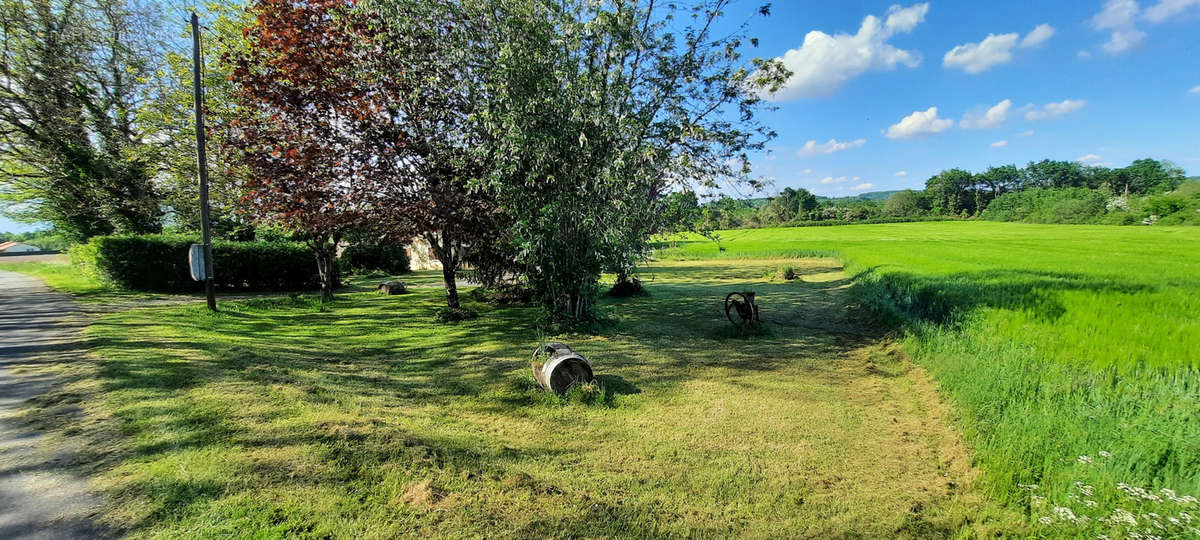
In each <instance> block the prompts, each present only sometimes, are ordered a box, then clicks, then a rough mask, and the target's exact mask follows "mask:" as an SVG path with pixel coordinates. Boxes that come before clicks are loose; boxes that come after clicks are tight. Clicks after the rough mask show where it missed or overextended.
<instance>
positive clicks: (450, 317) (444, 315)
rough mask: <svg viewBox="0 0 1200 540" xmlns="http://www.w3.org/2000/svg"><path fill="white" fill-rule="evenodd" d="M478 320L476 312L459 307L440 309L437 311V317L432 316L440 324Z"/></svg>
mask: <svg viewBox="0 0 1200 540" xmlns="http://www.w3.org/2000/svg"><path fill="white" fill-rule="evenodd" d="M478 318H479V313H478V312H477V311H475V310H473V309H469V308H464V307H461V306H460V307H444V308H441V309H439V310H438V311H437V315H436V316H434V319H436V320H437V322H440V323H452V322H461V321H469V320H471V319H478Z"/></svg>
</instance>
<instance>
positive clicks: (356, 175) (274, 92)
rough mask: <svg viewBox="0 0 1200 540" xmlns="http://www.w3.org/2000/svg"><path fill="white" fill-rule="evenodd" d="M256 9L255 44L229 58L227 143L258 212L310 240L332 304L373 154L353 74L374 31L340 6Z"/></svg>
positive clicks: (316, 0) (359, 84) (263, 0)
mask: <svg viewBox="0 0 1200 540" xmlns="http://www.w3.org/2000/svg"><path fill="white" fill-rule="evenodd" d="M249 10H250V12H251V14H252V15H253V18H254V23H253V24H252V25H251V26H250V27H248V28H246V29H245V35H246V38H247V40H248V42H249V47H248V48H247V49H245V50H241V51H232V52H231V53H230V57H229V61H230V62H231V63H232V65H233V66H234V70H233V73H232V79H233V81H234V83H235V85H236V92H235V97H236V99H237V109H236V111H237V112H236V114H237V116H238V118H237V119H235V120H232V121H230V122H229V123H228V124H227V125H226V128H227V129H229V130H230V131H229V132H228V133H226V134H225V137H224V138H225V143H226V145H227V147H228V148H229V149H230V150H231V151H233V152H235V159H236V160H237V162H238V163H240V164H241V165H242V166H244V167H245V168H246V169H247V171H248V172H249V175H248V176H247V177H246V184H245V190H246V195H245V202H246V204H247V206H248V208H249V210H250V211H251V213H252V215H253V216H254V217H255V218H256V219H258V220H260V221H264V222H268V223H278V224H282V225H284V226H285V227H287V228H288V229H290V230H293V231H296V233H298V234H299V235H300V236H301V237H302V238H303V239H304V240H305V241H306V242H307V243H308V245H309V247H311V248H312V250H313V253H314V254H315V255H316V259H317V268H318V271H319V272H320V276H321V296H322V298H323V299H326V300H328V299H332V298H333V289H334V288H335V287H336V286H337V283H338V271H337V264H336V262H337V261H336V259H335V257H336V248H337V243H338V240H340V238H341V236H342V234H344V233H345V232H346V231H348V230H349V229H350V228H352V227H353V226H354V225H356V224H357V223H360V222H361V210H362V209H363V207H364V201H363V200H362V199H361V190H360V189H359V187H360V186H361V185H362V184H363V183H364V182H363V176H364V173H365V171H364V169H363V167H362V164H363V163H367V162H370V160H371V156H372V155H373V149H372V148H370V146H369V144H368V141H365V140H364V139H363V138H362V137H359V136H358V133H357V131H356V127H357V126H356V125H355V124H356V122H357V121H358V120H359V119H361V118H362V116H363V115H364V110H363V109H359V106H360V105H361V104H362V99H363V98H364V97H366V96H367V95H368V94H369V92H370V88H368V87H366V86H365V85H364V84H363V82H364V81H363V80H361V79H360V78H359V77H357V76H356V75H358V73H356V72H355V71H354V70H353V69H349V68H347V64H348V63H351V64H352V63H353V62H352V61H353V60H354V56H353V53H355V52H357V51H361V48H360V47H359V45H360V43H361V42H362V40H363V39H365V38H366V32H367V30H366V29H365V28H363V27H362V26H361V25H358V24H356V22H355V21H354V20H353V18H347V17H345V15H346V14H347V13H349V7H348V5H347V4H345V3H343V2H338V1H336V0H302V1H298V2H293V1H291V0H258V1H257V2H255V3H254V4H253V5H251V6H250V8H249Z"/></svg>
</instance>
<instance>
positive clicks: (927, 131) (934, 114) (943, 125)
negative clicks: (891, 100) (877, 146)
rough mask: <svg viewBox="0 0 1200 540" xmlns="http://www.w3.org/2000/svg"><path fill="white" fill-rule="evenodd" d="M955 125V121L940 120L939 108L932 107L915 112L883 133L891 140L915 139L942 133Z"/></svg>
mask: <svg viewBox="0 0 1200 540" xmlns="http://www.w3.org/2000/svg"><path fill="white" fill-rule="evenodd" d="M953 125H954V120H950V119H948V118H938V108H937V107H930V108H929V109H927V110H924V111H914V112H913V113H912V114H910V115H908V116H905V117H904V118H903V119H902V120H900V122H898V123H896V124H893V125H892V126H890V127H888V128H887V131H885V132H883V133H884V135H886V136H887V138H889V139H914V138H917V137H923V136H925V135H933V134H934V133H941V132H943V131H946V130H947V129H950V127H951V126H953Z"/></svg>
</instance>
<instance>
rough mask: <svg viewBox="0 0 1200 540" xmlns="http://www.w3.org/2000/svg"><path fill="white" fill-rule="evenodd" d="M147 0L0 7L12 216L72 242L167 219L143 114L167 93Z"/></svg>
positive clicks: (5, 190)
mask: <svg viewBox="0 0 1200 540" xmlns="http://www.w3.org/2000/svg"><path fill="white" fill-rule="evenodd" d="M150 6H152V5H145V6H143V5H141V4H134V3H131V2H128V1H126V0H98V1H95V2H58V1H54V0H5V1H4V2H3V3H0V70H2V71H0V175H2V176H3V179H2V180H0V182H3V184H2V186H0V195H2V196H3V198H4V199H5V200H6V201H8V203H9V204H10V206H9V209H8V213H9V214H11V215H14V217H17V218H18V219H22V220H25V221H47V222H50V223H53V224H54V226H55V228H56V229H57V230H59V231H61V232H63V233H66V234H68V235H70V236H71V237H73V238H74V239H76V240H82V239H85V238H88V237H91V236H96V235H102V234H110V233H113V232H128V233H149V232H157V231H159V230H160V229H161V226H162V208H161V197H160V194H159V193H158V191H157V190H156V188H155V185H154V181H153V180H154V177H155V175H156V174H157V170H158V164H159V160H160V157H161V156H160V143H161V141H160V140H159V139H160V134H158V133H156V132H154V131H153V130H152V129H150V128H149V126H147V125H146V124H145V123H144V122H143V121H142V118H141V115H142V114H143V112H144V111H145V110H146V107H147V105H148V104H150V103H153V102H154V101H155V100H156V99H158V98H159V96H160V95H161V93H162V92H163V88H164V84H163V80H162V78H161V77H160V74H161V69H160V67H161V66H160V59H161V58H162V56H163V52H164V50H165V47H164V45H163V44H162V43H159V42H157V41H155V37H154V36H159V35H162V32H163V29H162V26H161V25H160V21H159V15H158V13H157V11H155V9H154V8H153V7H150Z"/></svg>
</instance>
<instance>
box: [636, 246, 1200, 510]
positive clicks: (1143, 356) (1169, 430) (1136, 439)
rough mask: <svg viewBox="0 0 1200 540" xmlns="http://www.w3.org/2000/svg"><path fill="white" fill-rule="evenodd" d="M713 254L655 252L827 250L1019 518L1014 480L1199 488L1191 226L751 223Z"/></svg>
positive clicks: (1056, 493) (1046, 491) (1197, 305)
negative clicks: (1097, 459)
mask: <svg viewBox="0 0 1200 540" xmlns="http://www.w3.org/2000/svg"><path fill="white" fill-rule="evenodd" d="M722 245H723V247H724V248H725V250H724V251H718V250H717V249H716V248H715V247H714V246H712V245H711V243H708V242H705V241H703V239H698V238H697V239H693V241H691V242H687V241H682V242H681V243H680V245H679V247H678V248H676V249H674V250H661V251H659V252H658V253H657V255H658V256H659V257H661V258H664V259H674V258H687V259H707V258H712V257H721V258H731V259H732V258H749V257H772V256H774V257H784V256H803V255H804V254H811V253H814V252H821V251H826V252H828V251H831V250H835V249H836V250H837V252H838V254H839V256H840V257H842V258H843V260H845V261H847V268H848V271H849V272H851V273H852V274H853V275H855V285H854V294H855V296H856V298H857V299H858V300H859V301H860V302H862V303H863V304H864V305H865V306H868V307H870V308H871V309H872V310H873V311H875V312H876V313H878V314H879V316H880V317H881V319H891V320H894V321H899V322H900V323H901V324H903V325H904V326H903V328H905V329H906V330H907V337H906V338H905V340H904V344H905V349H906V350H908V351H909V353H910V354H911V355H912V356H913V358H914V360H915V361H917V362H918V363H919V364H921V365H923V366H925V367H926V368H928V369H929V370H930V371H931V373H932V374H933V375H934V376H935V377H936V378H937V379H938V382H939V384H940V388H941V389H942V391H943V392H944V393H945V396H946V398H947V399H948V400H949V402H950V403H951V404H952V405H953V406H954V407H955V409H956V410H957V411H958V413H959V414H960V415H962V424H961V426H962V428H963V431H964V433H965V434H966V436H967V438H968V442H969V443H970V444H971V446H972V448H973V455H974V456H975V458H976V459H978V461H979V463H981V465H982V467H983V470H984V472H985V474H986V479H987V482H988V484H989V485H990V487H991V491H992V492H993V493H994V494H995V495H996V496H997V497H999V498H1000V499H1001V500H1003V501H1005V502H1006V503H1007V504H1010V505H1012V506H1014V507H1017V508H1022V509H1027V508H1028V507H1027V506H1025V505H1027V504H1028V503H1029V499H1028V496H1027V495H1028V494H1027V492H1026V491H1025V490H1023V489H1021V488H1020V487H1019V486H1018V484H1030V483H1035V484H1039V485H1040V486H1042V492H1041V496H1044V497H1048V498H1051V500H1054V501H1065V500H1067V496H1068V495H1071V494H1072V492H1073V491H1072V490H1073V485H1074V482H1076V481H1084V482H1085V483H1088V484H1091V485H1095V486H1100V485H1109V486H1112V485H1115V484H1117V483H1119V482H1126V483H1129V484H1133V485H1140V486H1145V487H1148V488H1154V489H1159V488H1164V487H1165V488H1171V489H1176V490H1179V492H1180V493H1197V492H1200V475H1198V474H1197V473H1198V471H1200V461H1198V459H1200V451H1198V450H1200V449H1198V448H1197V447H1196V441H1200V424H1197V423H1196V422H1195V421H1194V420H1193V419H1194V418H1196V417H1197V416H1200V384H1198V383H1197V381H1198V380H1200V360H1198V357H1197V356H1196V355H1195V354H1193V351H1195V350H1197V348H1200V326H1198V322H1197V320H1196V318H1195V317H1194V316H1193V315H1192V314H1193V313H1196V312H1198V311H1200V290H1198V287H1200V283H1197V281H1196V280H1195V279H1194V278H1193V276H1194V274H1195V272H1194V268H1195V267H1196V266H1197V265H1200V230H1198V229H1194V228H1185V227H1156V228H1148V227H1141V228H1131V227H1125V228H1117V227H1102V226H1070V227H1066V226H1058V225H1022V224H1011V223H990V222H948V223H912V224H889V225H862V226H857V227H845V228H840V227H832V228H821V229H811V230H805V231H803V234H798V232H797V231H795V230H793V229H762V230H756V231H745V232H741V233H739V234H737V235H736V236H734V235H729V236H728V237H726V239H725V240H723V242H722ZM968 247H969V248H968ZM1099 450H1106V451H1108V452H1111V453H1112V454H1113V456H1114V457H1113V459H1112V460H1110V461H1109V462H1108V463H1107V466H1106V467H1104V468H1095V467H1090V466H1088V465H1087V464H1084V463H1081V462H1079V461H1078V457H1079V456H1081V455H1090V456H1095V455H1096V452H1098V451H1099ZM1098 502H1099V503H1100V504H1101V505H1102V506H1101V507H1099V508H1098V509H1097V512H1101V511H1107V512H1111V511H1112V510H1113V509H1114V507H1116V506H1115V505H1117V504H1119V501H1117V500H1115V499H1110V500H1099V501H1098ZM1058 504H1061V502H1059V503H1058ZM1037 516H1038V514H1034V519H1036V517H1037Z"/></svg>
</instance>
